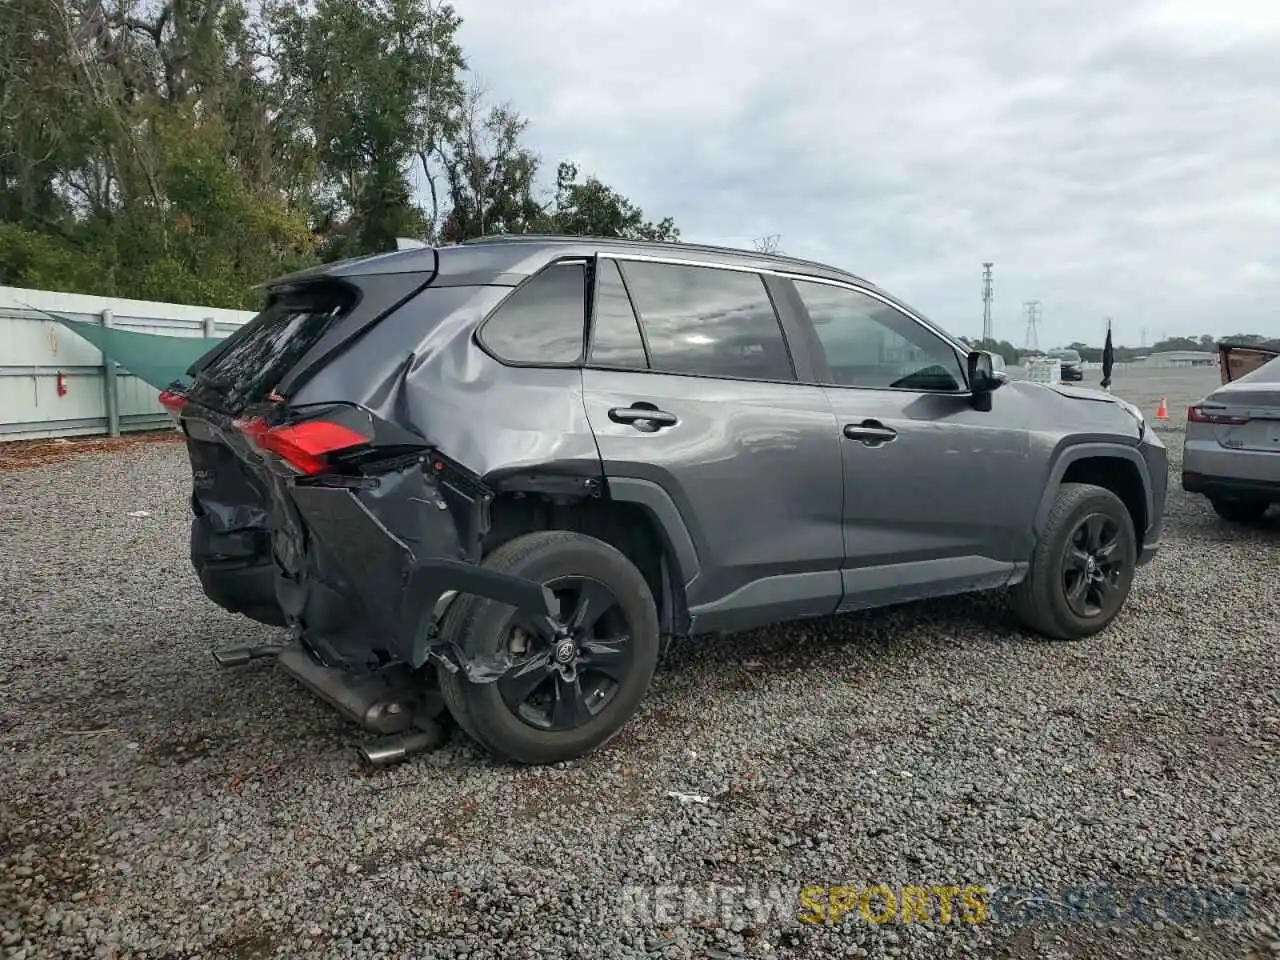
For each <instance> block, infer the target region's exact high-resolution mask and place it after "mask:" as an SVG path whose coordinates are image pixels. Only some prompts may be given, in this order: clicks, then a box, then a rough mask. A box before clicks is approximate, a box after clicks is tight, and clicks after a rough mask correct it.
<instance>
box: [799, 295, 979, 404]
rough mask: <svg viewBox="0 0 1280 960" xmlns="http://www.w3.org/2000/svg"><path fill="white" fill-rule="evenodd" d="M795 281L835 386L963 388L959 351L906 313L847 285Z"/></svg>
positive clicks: (923, 388) (952, 389)
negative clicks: (838, 285)
mask: <svg viewBox="0 0 1280 960" xmlns="http://www.w3.org/2000/svg"><path fill="white" fill-rule="evenodd" d="M794 282H795V286H796V290H797V291H798V292H799V294H800V299H801V300H802V301H803V302H804V305H805V309H806V310H808V312H809V316H810V318H812V320H813V326H814V330H815V331H816V333H817V335H818V339H819V341H821V343H822V349H823V352H824V353H825V354H826V357H827V364H828V366H830V367H831V378H832V381H833V382H834V383H836V384H839V385H841V386H847V387H872V388H879V389H886V388H893V389H899V390H921V391H941V392H949V391H957V390H963V389H964V382H965V381H964V372H963V371H962V370H961V368H960V358H959V355H958V354H957V353H956V351H955V350H953V349H952V348H951V347H950V345H948V344H947V343H946V342H945V341H943V340H942V339H940V338H939V337H938V336H936V335H935V334H934V333H932V332H931V331H930V330H928V329H926V328H925V327H923V326H922V325H920V324H919V323H917V322H916V321H914V320H912V319H911V318H910V317H908V316H907V315H906V314H904V313H903V312H902V311H900V310H898V309H897V308H895V307H892V306H890V305H889V304H887V303H884V302H883V301H881V300H877V299H876V298H875V297H872V296H869V295H867V294H865V293H861V292H859V291H857V290H850V289H848V288H847V287H836V286H832V285H830V284H826V283H813V282H811V281H808V280H796V281H794Z"/></svg>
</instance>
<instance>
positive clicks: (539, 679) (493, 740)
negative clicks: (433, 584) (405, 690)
mask: <svg viewBox="0 0 1280 960" xmlns="http://www.w3.org/2000/svg"><path fill="white" fill-rule="evenodd" d="M484 565H485V566H486V567H489V568H491V569H494V570H501V571H504V572H506V573H511V574H514V575H516V576H521V577H526V578H528V579H530V580H535V581H537V582H538V583H542V584H544V585H546V586H547V587H548V588H549V589H550V590H551V592H552V593H553V594H554V595H555V597H556V599H557V601H558V602H559V617H558V623H556V624H549V623H548V622H547V620H546V618H545V617H537V616H531V615H529V614H526V613H523V612H520V611H516V610H513V609H512V608H511V607H509V606H506V605H504V604H500V603H496V602H495V601H492V600H487V599H484V598H482V597H475V596H464V597H461V598H459V600H457V601H456V602H455V603H454V604H452V605H451V606H450V609H449V613H448V615H447V616H446V617H445V622H444V623H443V624H442V625H441V631H442V633H443V634H444V635H445V636H446V637H448V638H450V639H451V640H452V641H453V642H454V643H455V644H456V645H457V646H458V647H459V648H461V649H471V650H473V651H474V653H475V656H477V657H478V658H482V659H484V660H486V661H489V662H491V663H501V664H504V665H506V667H507V668H506V670H505V672H504V673H503V675H502V676H500V677H499V678H498V679H496V680H493V681H488V682H482V683H473V682H472V681H470V680H468V679H467V678H466V676H465V675H464V674H463V673H462V672H457V673H450V672H448V671H444V670H442V671H440V688H441V691H442V693H443V695H444V700H445V703H446V705H447V706H448V708H449V712H450V713H451V714H453V716H454V719H456V720H457V721H458V725H459V726H461V727H462V729H463V730H465V731H466V732H467V733H468V734H469V735H470V736H471V737H472V739H474V740H476V741H477V742H478V743H479V744H480V745H481V746H483V747H484V748H485V749H487V750H488V751H490V752H491V753H493V754H496V755H498V756H500V757H503V758H505V759H508V760H513V761H515V762H517V763H531V764H541V763H557V762H560V761H563V760H572V759H575V758H577V757H580V756H582V755H583V754H586V753H589V752H590V751H592V750H594V749H596V748H597V747H599V746H601V745H602V744H604V743H606V742H607V741H609V740H610V739H612V737H614V736H615V735H616V734H617V733H618V731H620V730H621V729H622V728H623V727H624V726H625V725H626V723H627V721H629V720H630V719H631V717H632V715H633V714H634V713H635V711H636V708H637V707H638V706H639V704H640V700H641V699H642V698H643V697H644V694H645V691H646V690H647V689H648V687H649V681H650V680H651V679H652V677H653V671H654V667H655V666H656V664H657V659H658V642H659V637H658V633H659V630H658V614H657V607H656V604H655V603H654V600H653V594H652V592H651V591H650V589H649V585H648V583H647V582H646V581H645V579H644V576H643V575H642V574H641V573H640V571H639V570H637V569H636V567H635V566H634V565H633V564H632V563H631V561H630V560H628V559H627V558H626V557H625V556H624V555H623V554H622V553H621V552H619V551H618V550H617V549H615V548H614V547H612V546H610V545H609V544H607V543H604V542H603V541H601V540H596V539H595V538H593V537H588V536H585V535H583V534H579V533H571V532H567V531H546V532H542V533H533V534H528V535H526V536H522V537H518V538H516V539H515V540H512V541H510V542H508V543H506V544H503V545H502V546H501V547H499V548H498V549H497V550H495V551H494V552H493V553H492V554H491V555H490V556H489V557H487V558H486V559H485V561H484Z"/></svg>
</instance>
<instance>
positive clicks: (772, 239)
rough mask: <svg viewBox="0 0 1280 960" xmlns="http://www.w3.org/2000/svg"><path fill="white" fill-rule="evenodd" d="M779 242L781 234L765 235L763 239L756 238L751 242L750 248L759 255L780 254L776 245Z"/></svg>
mask: <svg viewBox="0 0 1280 960" xmlns="http://www.w3.org/2000/svg"><path fill="white" fill-rule="evenodd" d="M781 240H782V234H780V233H767V234H765V235H764V236H763V237H756V238H755V239H754V240H752V241H751V246H753V247H754V248H755V249H756V250H757V251H759V252H760V253H781V252H782V251H781V250H779V249H778V244H779V242H781Z"/></svg>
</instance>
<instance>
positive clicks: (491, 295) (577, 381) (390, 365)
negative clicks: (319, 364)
mask: <svg viewBox="0 0 1280 960" xmlns="http://www.w3.org/2000/svg"><path fill="white" fill-rule="evenodd" d="M510 293H511V290H510V288H508V287H500V286H485V287H444V288H440V289H435V288H428V289H427V290H425V291H424V292H423V293H422V294H419V296H418V297H416V298H415V299H414V300H413V301H411V302H410V303H408V304H406V305H405V306H404V307H403V308H402V309H400V310H398V311H397V312H396V313H394V314H393V315H391V316H390V317H388V318H387V319H386V320H385V321H383V322H382V323H380V324H379V325H378V326H377V327H375V328H374V329H373V330H371V331H369V333H368V334H367V335H366V336H365V337H364V338H363V339H362V340H361V341H360V342H358V343H356V344H354V345H353V346H352V347H351V348H350V349H349V351H348V353H347V354H346V355H344V357H343V362H342V363H340V364H334V365H332V366H331V367H328V368H326V369H324V370H323V371H321V372H320V373H319V374H318V375H317V376H316V377H315V379H314V380H312V381H311V382H310V383H308V384H307V386H306V387H305V388H304V390H303V392H302V393H301V394H300V395H299V397H298V401H299V402H304V401H305V402H319V401H323V400H325V399H329V398H332V397H335V396H336V397H342V398H344V399H352V400H354V401H355V402H358V403H363V404H365V405H366V406H369V407H370V408H371V409H372V410H373V411H374V412H375V413H377V414H378V415H379V416H381V417H384V418H385V419H388V420H392V421H402V420H407V421H408V422H406V423H404V425H405V426H406V427H410V428H412V429H413V430H414V431H415V432H417V433H418V434H419V435H421V436H422V437H424V438H425V439H426V440H427V441H428V442H429V443H431V444H432V445H433V446H435V447H437V448H439V449H440V450H441V451H442V452H443V453H444V454H445V455H447V456H448V457H449V458H450V459H452V460H453V461H455V462H456V463H458V464H459V465H460V466H462V467H464V468H465V469H467V470H469V471H470V472H472V473H473V474H475V475H476V476H479V477H484V476H486V475H488V474H489V473H491V472H493V471H495V470H513V469H520V468H522V467H536V466H539V465H542V464H549V463H559V464H564V465H566V469H570V470H573V467H572V466H571V465H572V464H574V463H578V464H581V470H580V471H578V470H573V472H582V473H587V474H594V475H597V476H598V475H599V454H598V452H597V450H596V444H595V439H594V437H593V436H592V433H591V427H590V425H589V423H588V422H587V418H586V413H585V410H584V407H583V400H582V393H581V376H580V374H579V372H578V371H577V370H574V369H557V368H534V367H511V366H505V365H503V364H501V363H499V362H498V361H497V360H494V359H493V358H492V357H490V356H489V355H488V354H486V353H485V352H484V351H482V350H480V349H478V348H477V347H476V346H475V344H474V343H473V340H472V332H473V330H474V329H475V327H476V326H477V325H478V324H479V322H480V321H481V319H483V317H484V316H485V315H486V314H487V313H488V312H489V311H490V310H492V309H493V308H494V307H496V306H497V305H498V303H499V302H501V301H502V300H503V299H505V298H506V297H507V296H508V295H509V294H510Z"/></svg>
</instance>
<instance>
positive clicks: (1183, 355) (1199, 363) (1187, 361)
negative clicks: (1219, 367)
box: [1134, 350, 1218, 367]
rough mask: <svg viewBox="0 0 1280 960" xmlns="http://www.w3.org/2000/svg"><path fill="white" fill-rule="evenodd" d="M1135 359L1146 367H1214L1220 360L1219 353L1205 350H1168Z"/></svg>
mask: <svg viewBox="0 0 1280 960" xmlns="http://www.w3.org/2000/svg"><path fill="white" fill-rule="evenodd" d="M1134 359H1135V362H1137V363H1141V364H1142V365H1143V366H1146V367H1212V366H1214V365H1215V364H1216V363H1217V362H1218V355H1217V354H1215V353H1208V352H1206V351H1204V350H1167V351H1165V352H1164V353H1150V354H1147V356H1145V357H1136V358H1134Z"/></svg>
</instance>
